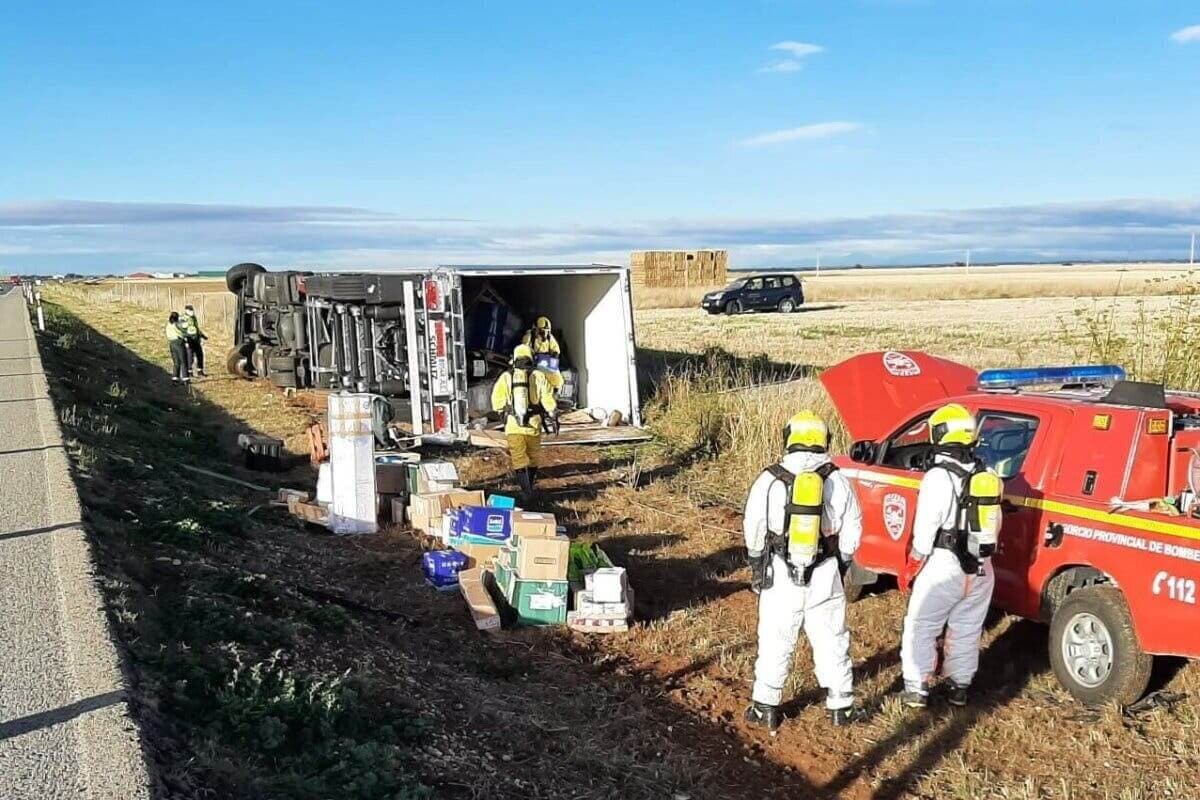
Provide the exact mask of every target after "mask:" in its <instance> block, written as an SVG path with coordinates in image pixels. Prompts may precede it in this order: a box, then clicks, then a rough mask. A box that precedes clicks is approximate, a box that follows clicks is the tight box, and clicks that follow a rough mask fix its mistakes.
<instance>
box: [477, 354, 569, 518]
mask: <svg viewBox="0 0 1200 800" xmlns="http://www.w3.org/2000/svg"><path fill="white" fill-rule="evenodd" d="M492 410H493V411H496V412H501V413H503V414H504V415H505V418H504V433H505V436H506V437H507V438H508V453H509V457H510V458H511V460H512V471H513V475H514V476H515V477H516V480H517V485H518V486H519V487H520V488H521V492H522V494H524V495H525V496H526V498H528V497H529V496H530V495H532V494H533V486H534V482H535V481H536V480H537V470H538V467H539V466H540V464H541V450H542V427H543V423H544V420H545V418H546V417H548V416H551V415H553V414H554V413H555V411H557V410H558V403H557V402H556V401H555V399H554V391H553V389H552V388H551V386H550V382H549V379H548V378H547V376H546V375H545V373H543V372H541V371H540V370H536V369H534V368H533V350H532V349H530V347H529V345H525V344H519V345H517V347H516V349H515V350H513V360H512V368H511V369H509V370H508V371H507V372H505V373H504V374H502V375H501V376H500V377H499V379H497V381H496V385H495V386H493V387H492Z"/></svg>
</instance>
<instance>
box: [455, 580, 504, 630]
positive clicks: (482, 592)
mask: <svg viewBox="0 0 1200 800" xmlns="http://www.w3.org/2000/svg"><path fill="white" fill-rule="evenodd" d="M490 579H491V574H490V573H488V572H485V571H484V570H482V569H468V570H464V571H463V572H460V573H459V574H458V588H459V590H460V591H461V592H462V596H463V599H465V600H466V601H467V609H468V610H469V611H470V612H471V619H472V620H474V621H475V627H476V628H478V629H479V630H481V631H498V630H500V611H499V609H497V608H496V602H495V601H494V600H492V593H491V592H490V591H488V586H487V583H488V581H489V580H490Z"/></svg>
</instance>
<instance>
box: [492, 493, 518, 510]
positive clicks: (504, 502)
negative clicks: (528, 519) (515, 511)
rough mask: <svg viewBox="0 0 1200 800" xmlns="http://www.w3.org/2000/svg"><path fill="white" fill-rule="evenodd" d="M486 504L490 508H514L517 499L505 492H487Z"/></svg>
mask: <svg viewBox="0 0 1200 800" xmlns="http://www.w3.org/2000/svg"><path fill="white" fill-rule="evenodd" d="M487 504H488V505H489V506H491V507H492V508H516V507H517V499H516V498H515V497H509V496H508V495H506V494H489V495H488V499H487Z"/></svg>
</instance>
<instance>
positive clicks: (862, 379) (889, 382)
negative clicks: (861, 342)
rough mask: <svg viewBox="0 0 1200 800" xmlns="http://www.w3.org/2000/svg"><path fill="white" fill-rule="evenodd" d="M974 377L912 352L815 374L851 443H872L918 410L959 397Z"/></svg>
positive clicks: (860, 358)
mask: <svg viewBox="0 0 1200 800" xmlns="http://www.w3.org/2000/svg"><path fill="white" fill-rule="evenodd" d="M978 376H979V373H977V372H976V371H975V370H973V369H971V368H970V367H968V366H964V365H963V364H958V363H956V362H954V361H947V360H946V359H944V358H938V357H937V356H931V355H929V354H927V353H920V352H915V351H908V352H899V351H892V350H889V351H888V352H884V353H880V352H876V353H863V354H862V355H857V356H854V357H852V358H848V359H846V360H845V361H843V362H841V363H840V364H835V365H834V366H832V367H830V368H829V369H827V370H825V371H824V372H822V373H821V383H822V384H824V386H825V391H827V392H829V397H830V399H831V400H832V401H833V404H834V405H835V406H836V407H837V410H838V413H839V414H841V415H842V422H844V423H845V425H846V430H848V431H849V432H850V436H851V437H853V438H854V439H855V440H859V439H870V440H872V441H875V440H878V439H880V438H882V437H884V436H886V435H887V434H889V433H891V432H892V431H893V430H894V429H895V428H896V426H898V425H900V424H901V423H903V422H904V421H905V420H906V419H908V418H909V417H910V416H911V415H912V414H913V412H915V411H916V410H917V409H918V408H920V407H921V406H923V405H925V404H927V403H932V402H935V401H937V400H942V399H944V398H947V397H954V396H956V395H961V394H965V393H966V392H968V391H970V390H971V389H972V388H973V387H974V386H975V381H976V379H977V378H978Z"/></svg>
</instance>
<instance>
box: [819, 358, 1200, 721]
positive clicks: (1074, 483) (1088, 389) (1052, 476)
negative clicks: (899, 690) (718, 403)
mask: <svg viewBox="0 0 1200 800" xmlns="http://www.w3.org/2000/svg"><path fill="white" fill-rule="evenodd" d="M1123 378H1124V372H1123V371H1122V370H1120V368H1118V367H1052V368H1034V369H1018V370H988V371H985V372H982V373H977V372H976V371H975V370H973V369H971V368H970V367H967V366H964V365H962V364H957V363H955V362H952V361H948V360H946V359H942V358H937V357H934V356H930V355H928V354H925V353H919V352H886V353H866V354H863V355H859V356H855V357H853V358H850V359H848V360H846V361H843V362H842V363H840V364H838V365H836V366H834V367H831V368H830V369H828V370H826V371H825V372H824V373H823V374H822V376H821V382H822V383H823V384H824V385H825V388H826V390H827V391H828V392H829V395H830V397H831V398H832V400H833V402H834V404H835V405H836V406H837V408H838V411H839V412H840V414H841V416H842V419H843V421H844V422H845V425H846V427H847V429H848V431H849V433H850V435H851V436H852V437H853V438H854V439H855V440H857V441H855V443H854V445H853V446H852V448H851V454H850V457H849V458H840V459H837V461H838V464H839V466H840V467H841V468H842V470H843V474H845V475H847V476H848V477H849V478H850V479H851V482H852V483H853V484H854V486H855V488H856V490H857V492H858V498H859V501H860V502H861V504H862V508H863V539H862V545H861V547H860V548H859V551H858V554H857V556H856V557H855V561H856V564H855V566H854V568H853V569H852V570H851V572H850V576H849V592H850V594H851V595H852V596H853V595H854V594H855V593H856V592H857V591H859V590H860V587H861V586H862V585H863V584H867V583H871V582H873V581H874V580H875V579H876V578H877V577H878V575H880V574H890V575H898V574H899V573H900V570H901V568H902V566H903V565H904V562H905V558H906V554H907V552H908V549H909V544H910V540H911V537H912V521H913V516H914V511H915V507H916V499H917V489H918V487H919V485H920V481H921V477H922V474H923V471H924V470H925V469H926V466H927V463H928V458H929V455H930V449H931V445H930V444H929V428H928V424H927V421H928V419H929V415H930V414H931V413H932V412H933V411H934V410H936V409H937V408H938V407H940V406H941V405H943V404H945V403H947V402H955V403H961V404H962V405H964V406H966V407H967V408H968V409H970V410H971V411H972V412H974V413H975V415H976V417H977V419H978V423H979V434H980V438H979V443H978V446H977V453H978V455H979V457H980V458H981V459H982V460H983V461H985V462H986V463H987V464H988V465H989V466H990V467H991V468H992V469H994V470H995V471H996V472H997V473H998V474H999V475H1000V476H1001V477H1002V478H1003V479H1004V483H1005V488H1004V499H1003V503H1002V508H1003V514H1004V523H1003V530H1002V532H1001V536H1000V541H999V544H998V547H997V551H996V554H995V556H994V557H993V558H992V563H993V566H994V567H995V571H996V591H995V595H994V598H993V601H992V602H993V605H994V606H996V607H997V608H1000V609H1002V610H1004V611H1006V612H1008V613H1011V614H1016V615H1019V616H1022V617H1027V618H1030V619H1039V620H1042V621H1044V622H1047V623H1049V625H1050V643H1049V651H1050V663H1051V665H1052V667H1053V669H1054V672H1055V675H1056V676H1057V677H1058V679H1059V681H1060V682H1061V683H1062V685H1063V686H1064V687H1066V689H1067V690H1068V691H1070V692H1071V694H1072V695H1074V696H1075V697H1076V698H1077V699H1079V700H1080V701H1082V702H1083V703H1086V704H1088V705H1092V706H1095V705H1100V704H1103V703H1106V702H1110V701H1116V702H1118V703H1122V704H1128V703H1131V702H1133V701H1135V700H1136V699H1138V698H1139V697H1141V696H1142V695H1143V694H1144V693H1145V690H1146V686H1147V684H1148V682H1149V680H1150V670H1151V666H1152V662H1153V656H1154V655H1172V656H1185V657H1193V658H1194V657H1200V624H1198V623H1200V613H1198V611H1197V607H1196V584H1197V582H1198V581H1200V519H1197V518H1195V517H1193V516H1192V514H1191V510H1192V508H1193V506H1194V503H1193V498H1194V497H1195V492H1194V490H1195V489H1196V488H1197V487H1196V486H1195V485H1194V484H1195V482H1196V480H1197V478H1195V477H1193V474H1192V473H1193V470H1194V467H1195V463H1194V460H1200V455H1196V453H1197V448H1198V447H1200V395H1195V394H1190V393H1185V392H1175V391H1165V390H1164V389H1163V387H1162V386H1159V385H1154V384H1145V383H1136V382H1133V381H1126V380H1124V379H1123Z"/></svg>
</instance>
